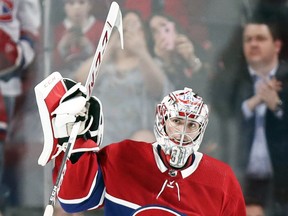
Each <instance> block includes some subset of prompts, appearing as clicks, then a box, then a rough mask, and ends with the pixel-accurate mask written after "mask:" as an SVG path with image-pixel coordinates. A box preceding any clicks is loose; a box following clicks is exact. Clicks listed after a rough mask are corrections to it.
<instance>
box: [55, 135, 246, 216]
mask: <svg viewBox="0 0 288 216" xmlns="http://www.w3.org/2000/svg"><path fill="white" fill-rule="evenodd" d="M77 142H84V140H81V139H78V140H77ZM88 142H92V141H90V140H89V141H88ZM157 146H158V145H157V143H154V144H150V143H144V142H136V141H132V140H124V141H122V142H120V143H115V144H111V145H108V146H106V147H104V148H103V149H102V150H100V151H99V152H98V153H93V152H89V153H85V154H84V155H82V156H81V157H80V159H79V160H78V162H76V163H75V164H72V163H71V162H70V161H69V162H68V165H67V171H66V174H65V177H64V180H63V183H62V186H61V188H60V191H59V193H58V198H59V201H60V203H61V205H62V207H63V208H64V209H65V210H66V211H67V212H77V211H83V210H86V209H91V208H99V207H102V206H103V205H104V208H105V209H104V212H105V215H107V216H115V215H123V216H124V215H125V216H127V215H135V216H136V215H137V216H144V215H145V216H148V215H149V216H153V215H158V216H159V215H160V216H161V215H163V216H170V215H171V216H172V215H179V216H180V215H181V216H184V215H187V216H196V215H197V216H199V215H203V216H209V215H211V216H217V215H219V216H220V215H222V216H232V215H233V216H244V215H246V213H245V212H246V211H245V203H244V199H243V195H242V191H241V188H240V186H239V183H238V181H237V179H236V177H235V175H234V174H233V171H232V170H231V168H230V167H229V166H228V165H227V164H225V163H223V162H221V161H219V160H216V159H214V158H212V157H209V156H208V155H203V154H202V153H199V152H196V153H195V154H194V156H195V157H194V158H195V159H194V161H193V164H192V165H191V166H189V167H187V168H185V169H183V170H178V171H177V170H169V169H167V167H166V166H165V165H164V163H163V162H162V160H161V158H160V157H159V154H158V150H157ZM61 160H62V158H61V157H58V158H56V161H55V169H54V181H55V179H56V177H57V173H58V170H59V167H60V164H61Z"/></svg>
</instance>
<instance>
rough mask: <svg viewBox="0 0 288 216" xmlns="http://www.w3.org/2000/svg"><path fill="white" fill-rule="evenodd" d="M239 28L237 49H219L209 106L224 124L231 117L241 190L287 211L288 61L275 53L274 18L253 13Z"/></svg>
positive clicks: (278, 44)
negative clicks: (221, 52)
mask: <svg viewBox="0 0 288 216" xmlns="http://www.w3.org/2000/svg"><path fill="white" fill-rule="evenodd" d="M242 30H243V31H242V37H241V40H242V47H241V49H240V46H241V43H240V38H239V37H238V36H239V35H241V34H239V32H238V36H237V38H238V39H239V40H238V41H237V42H235V41H234V42H233V43H232V44H233V46H234V47H236V48H237V47H238V48H239V49H229V53H230V54H228V55H227V54H226V55H223V56H224V57H225V56H226V57H227V58H224V59H222V60H221V64H219V65H220V66H221V68H219V70H218V73H217V74H216V76H215V77H214V79H213V92H214V94H215V95H214V96H213V98H214V100H213V104H212V106H213V107H214V108H215V109H216V110H218V112H219V115H221V116H222V117H223V122H224V124H225V122H227V119H229V118H231V117H232V118H233V119H236V123H237V134H236V135H237V137H233V139H236V140H237V141H235V143H237V152H236V154H237V166H236V169H239V170H236V173H237V175H238V177H239V178H243V179H242V180H241V183H242V185H243V189H244V193H245V195H246V196H248V197H253V198H255V199H258V200H259V199H260V200H262V202H263V204H265V205H267V206H268V209H271V213H272V212H273V215H277V216H278V215H281V216H282V215H288V213H287V212H288V64H287V63H285V62H283V61H281V60H280V58H279V55H280V52H281V49H282V46H283V44H282V41H281V39H280V33H279V29H278V28H277V25H276V24H275V23H272V22H271V21H270V22H264V21H263V19H261V20H260V19H257V20H256V19H254V20H250V21H249V22H247V23H246V24H245V25H244V27H243V29H242ZM236 50H240V51H241V55H237V53H235V51H236ZM231 52H232V54H231ZM239 56H240V58H239ZM221 119H222V118H221ZM223 122H222V123H223ZM224 126H225V125H224ZM223 130H225V127H223ZM223 134H225V135H226V136H228V135H229V134H227V131H223ZM230 144H231V143H230ZM223 145H227V144H225V143H223ZM228 147H229V146H228ZM269 206H270V208H269ZM278 211H279V213H276V212H278Z"/></svg>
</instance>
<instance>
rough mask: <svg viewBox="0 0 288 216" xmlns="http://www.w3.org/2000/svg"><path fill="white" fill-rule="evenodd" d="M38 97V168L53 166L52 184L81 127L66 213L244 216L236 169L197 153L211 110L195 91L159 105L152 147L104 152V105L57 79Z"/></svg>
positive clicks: (63, 195) (132, 145) (133, 145)
mask: <svg viewBox="0 0 288 216" xmlns="http://www.w3.org/2000/svg"><path fill="white" fill-rule="evenodd" d="M54 75H55V74H54ZM35 91H36V97H37V103H38V106H39V111H40V114H41V122H42V126H43V131H44V139H45V142H44V147H43V151H42V153H41V155H40V158H39V161H38V162H39V164H40V165H42V166H44V165H46V164H47V163H48V162H49V161H51V160H54V162H55V167H54V169H53V180H54V182H55V180H56V177H57V176H58V172H59V168H60V164H61V162H62V159H63V155H64V153H65V150H66V148H65V146H67V140H68V137H69V136H70V133H71V128H72V126H73V124H74V123H75V122H81V126H80V130H79V132H78V134H77V140H76V142H75V145H74V148H73V150H72V154H71V157H70V158H69V160H68V162H67V167H66V170H65V176H64V178H63V180H62V184H61V187H59V190H58V193H57V198H58V200H59V202H60V203H61V206H62V207H63V208H64V209H65V211H67V212H69V213H72V212H81V211H85V210H89V209H95V208H101V207H104V212H105V215H106V216H116V215H120V216H128V215H131V216H132V215H133V216H136V215H137V216H144V215H145V216H156V215H157V216H162V215H163V216H172V215H177V216H184V215H187V216H196V215H197V216H199V215H202V216H209V215H211V216H215V215H218V216H244V215H246V213H245V204H244V199H243V195H242V191H241V188H240V185H239V183H238V181H237V179H236V177H235V175H234V173H233V171H232V169H231V168H230V167H229V166H228V165H227V164H225V163H223V162H221V161H219V160H217V159H214V158H212V157H210V156H208V155H206V154H203V153H201V152H199V151H198V149H199V147H200V144H201V142H202V139H203V136H204V133H205V128H206V126H207V124H208V107H207V105H206V104H205V103H204V101H203V99H202V98H201V97H200V96H198V95H197V94H195V93H194V92H193V91H192V89H190V88H185V89H183V90H177V91H174V92H171V93H170V94H169V95H167V96H166V97H164V99H163V100H162V101H161V102H160V103H159V104H158V105H157V107H156V116H155V125H154V133H155V136H156V140H157V141H156V142H155V143H146V142H139V141H133V140H128V139H127V140H123V141H121V142H117V143H112V144H110V145H108V146H105V147H102V148H101V141H102V134H103V127H104V118H103V112H102V106H101V101H100V100H99V99H97V98H96V97H91V98H90V100H89V101H87V100H85V94H86V89H85V88H84V87H83V86H81V85H80V84H79V83H78V84H76V83H74V82H73V81H71V80H67V79H64V78H62V77H61V75H60V74H56V75H55V76H54V77H51V79H50V80H47V83H46V85H45V87H43V88H42V89H37V90H36V89H35ZM105 115H109V113H106V114H105ZM127 121H129V119H127Z"/></svg>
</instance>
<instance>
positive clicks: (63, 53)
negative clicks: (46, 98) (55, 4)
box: [54, 0, 104, 77]
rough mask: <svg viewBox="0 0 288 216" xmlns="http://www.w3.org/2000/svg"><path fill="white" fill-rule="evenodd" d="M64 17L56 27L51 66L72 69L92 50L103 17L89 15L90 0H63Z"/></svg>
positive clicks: (56, 68) (96, 42)
mask: <svg viewBox="0 0 288 216" xmlns="http://www.w3.org/2000/svg"><path fill="white" fill-rule="evenodd" d="M63 1H64V10H65V16H66V17H65V18H64V20H63V21H62V22H61V23H60V24H58V25H57V26H56V28H55V34H54V43H55V49H54V70H59V71H61V72H62V74H65V75H66V76H67V75H68V77H71V76H72V75H71V74H70V73H71V71H73V70H75V69H76V68H77V67H78V66H79V64H81V63H82V62H83V61H85V60H86V59H87V58H88V57H90V56H91V55H92V54H94V52H95V49H96V45H97V44H98V40H99V38H100V35H101V32H102V29H103V25H104V24H103V21H100V20H97V19H96V18H95V17H94V16H93V15H91V6H92V5H91V2H90V1H91V0H63Z"/></svg>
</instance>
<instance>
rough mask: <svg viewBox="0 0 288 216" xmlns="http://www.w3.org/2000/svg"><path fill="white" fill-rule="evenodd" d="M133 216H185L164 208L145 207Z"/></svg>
mask: <svg viewBox="0 0 288 216" xmlns="http://www.w3.org/2000/svg"><path fill="white" fill-rule="evenodd" d="M132 216H185V215H184V214H181V213H179V212H176V211H174V210H172V209H169V208H166V207H163V206H144V207H142V208H139V209H138V210H137V211H136V212H134V214H132Z"/></svg>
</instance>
